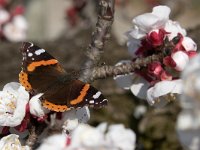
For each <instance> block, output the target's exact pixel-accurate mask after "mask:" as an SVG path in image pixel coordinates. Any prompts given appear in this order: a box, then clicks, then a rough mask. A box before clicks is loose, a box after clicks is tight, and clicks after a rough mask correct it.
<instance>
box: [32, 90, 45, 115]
mask: <svg viewBox="0 0 200 150" xmlns="http://www.w3.org/2000/svg"><path fill="white" fill-rule="evenodd" d="M42 95H43V94H42V93H40V94H37V95H35V96H33V97H32V98H31V100H30V101H29V106H30V113H31V114H32V115H35V116H37V117H43V116H44V115H45V114H47V113H49V110H48V109H46V108H44V107H43V106H42V104H41V101H40V99H39V98H40V97H41V96H42Z"/></svg>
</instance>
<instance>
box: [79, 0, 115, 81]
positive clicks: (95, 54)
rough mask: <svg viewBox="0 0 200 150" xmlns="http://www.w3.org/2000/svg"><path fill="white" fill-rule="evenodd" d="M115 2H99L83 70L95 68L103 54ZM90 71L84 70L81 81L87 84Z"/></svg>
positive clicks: (104, 0)
mask: <svg viewBox="0 0 200 150" xmlns="http://www.w3.org/2000/svg"><path fill="white" fill-rule="evenodd" d="M114 3H115V0H99V11H98V20H97V23H96V28H95V31H94V32H93V33H92V39H91V43H90V45H89V47H88V48H87V52H86V56H87V61H86V62H85V64H84V67H83V68H92V67H94V66H96V64H97V63H98V62H99V60H100V58H101V54H102V53H103V48H104V44H105V41H106V40H107V39H108V38H109V37H110V29H111V25H112V23H113V18H114ZM90 76H91V70H90V69H86V70H85V71H84V72H83V74H82V75H81V77H80V78H81V80H83V81H85V82H88V81H89V80H90Z"/></svg>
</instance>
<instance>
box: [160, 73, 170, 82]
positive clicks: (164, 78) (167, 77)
mask: <svg viewBox="0 0 200 150" xmlns="http://www.w3.org/2000/svg"><path fill="white" fill-rule="evenodd" d="M160 79H161V80H172V75H170V74H169V73H167V72H166V71H162V73H161V75H160Z"/></svg>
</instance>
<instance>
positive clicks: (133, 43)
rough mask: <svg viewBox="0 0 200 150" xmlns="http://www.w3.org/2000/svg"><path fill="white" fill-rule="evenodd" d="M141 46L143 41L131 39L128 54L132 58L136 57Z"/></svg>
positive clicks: (128, 43)
mask: <svg viewBox="0 0 200 150" xmlns="http://www.w3.org/2000/svg"><path fill="white" fill-rule="evenodd" d="M140 46H141V41H140V40H137V39H134V38H129V40H128V42H127V47H128V52H129V54H130V55H131V56H132V57H135V56H136V55H135V52H136V51H137V50H138V49H139V47H140Z"/></svg>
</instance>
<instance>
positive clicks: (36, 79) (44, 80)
mask: <svg viewBox="0 0 200 150" xmlns="http://www.w3.org/2000/svg"><path fill="white" fill-rule="evenodd" d="M21 52H22V55H23V60H22V71H21V72H20V74H19V81H20V83H21V84H22V85H23V86H24V87H25V88H26V90H28V91H33V90H34V92H36V93H43V92H45V91H46V90H47V89H48V88H49V87H50V86H52V84H54V83H56V82H57V80H58V78H61V77H62V76H64V75H65V71H64V69H63V68H62V67H61V66H60V64H59V63H58V61H57V60H56V59H55V58H54V57H53V56H51V55H50V54H49V53H47V52H46V51H45V50H44V49H41V48H40V47H38V46H36V45H33V44H32V43H28V42H24V43H23V44H22V47H21Z"/></svg>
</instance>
